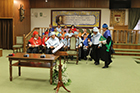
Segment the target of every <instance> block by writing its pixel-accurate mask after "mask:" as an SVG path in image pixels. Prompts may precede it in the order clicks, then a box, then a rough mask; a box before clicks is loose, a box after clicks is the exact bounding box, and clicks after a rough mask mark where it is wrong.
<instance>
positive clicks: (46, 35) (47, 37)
mask: <svg viewBox="0 0 140 93" xmlns="http://www.w3.org/2000/svg"><path fill="white" fill-rule="evenodd" d="M48 39H49V32H48V31H46V32H45V33H44V37H43V39H42V47H43V49H42V52H43V53H44V52H45V50H46V49H47V47H46V44H45V42H46V41H47V40H48ZM45 48H46V49H45Z"/></svg>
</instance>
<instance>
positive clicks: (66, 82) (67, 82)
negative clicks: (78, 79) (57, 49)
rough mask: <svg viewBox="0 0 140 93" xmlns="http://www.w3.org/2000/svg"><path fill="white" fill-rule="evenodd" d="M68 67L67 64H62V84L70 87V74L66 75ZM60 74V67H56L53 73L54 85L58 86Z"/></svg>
mask: <svg viewBox="0 0 140 93" xmlns="http://www.w3.org/2000/svg"><path fill="white" fill-rule="evenodd" d="M66 70H67V66H66V63H64V64H62V82H63V83H64V85H65V86H67V85H70V83H71V79H70V78H69V76H68V74H67V73H66ZM58 74H59V66H58V65H56V66H55V68H54V71H53V85H57V83H58Z"/></svg>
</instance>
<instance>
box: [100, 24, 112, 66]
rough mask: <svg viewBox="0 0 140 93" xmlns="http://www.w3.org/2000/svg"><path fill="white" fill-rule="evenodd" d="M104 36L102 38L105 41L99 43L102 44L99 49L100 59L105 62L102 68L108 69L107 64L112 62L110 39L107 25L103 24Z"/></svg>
mask: <svg viewBox="0 0 140 93" xmlns="http://www.w3.org/2000/svg"><path fill="white" fill-rule="evenodd" d="M102 28H103V31H104V34H103V37H104V38H105V39H106V40H104V41H100V43H102V47H101V48H100V58H101V60H103V61H105V65H104V67H103V68H108V67H109V64H110V63H111V62H112V60H111V47H112V44H113V43H112V39H111V33H110V30H108V25H107V24H103V26H102Z"/></svg>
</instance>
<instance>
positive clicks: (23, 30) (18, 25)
mask: <svg viewBox="0 0 140 93" xmlns="http://www.w3.org/2000/svg"><path fill="white" fill-rule="evenodd" d="M20 4H22V5H24V7H23V9H25V18H24V19H23V21H22V22H21V21H20V16H19V9H20ZM13 17H14V37H13V38H14V39H15V38H16V36H21V35H23V34H27V33H28V32H30V26H31V24H30V2H29V0H15V3H14V16H13ZM13 44H15V40H14V41H13Z"/></svg>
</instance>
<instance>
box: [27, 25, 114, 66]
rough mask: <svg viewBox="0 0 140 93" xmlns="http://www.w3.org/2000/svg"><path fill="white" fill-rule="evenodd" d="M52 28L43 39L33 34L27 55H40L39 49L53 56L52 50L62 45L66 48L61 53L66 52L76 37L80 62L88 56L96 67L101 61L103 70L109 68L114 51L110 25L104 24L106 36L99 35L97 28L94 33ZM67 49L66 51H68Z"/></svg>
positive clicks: (44, 34) (59, 27) (74, 28)
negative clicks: (71, 39) (72, 39)
mask: <svg viewBox="0 0 140 93" xmlns="http://www.w3.org/2000/svg"><path fill="white" fill-rule="evenodd" d="M49 27H50V28H49V29H48V30H47V31H46V32H45V33H43V38H42V39H41V38H40V37H39V35H38V32H37V31H34V32H33V37H32V38H31V39H30V40H29V42H28V46H29V48H28V49H27V53H39V49H42V51H43V52H44V53H46V54H52V50H53V49H55V48H56V47H57V46H59V44H60V43H63V44H64V46H63V47H62V48H61V51H64V50H65V49H66V48H67V49H69V47H70V37H71V36H75V37H76V48H77V49H78V50H79V60H81V58H82V59H84V60H87V56H88V55H90V57H91V58H90V60H91V61H92V59H93V60H94V64H95V65H99V64H100V60H103V61H104V62H105V65H104V66H103V68H108V67H109V65H110V63H111V62H112V60H111V51H112V50H111V49H112V44H113V43H112V38H111V33H110V31H109V30H108V25H107V24H103V26H102V28H103V31H104V34H103V35H102V34H101V33H99V29H98V28H97V27H94V28H93V33H87V30H86V29H84V32H83V33H81V32H79V29H76V27H75V26H74V25H72V26H71V28H70V29H68V28H67V26H65V27H64V29H62V27H61V26H60V25H58V27H56V28H53V27H52V26H51V25H50V26H49ZM67 49H66V50H67Z"/></svg>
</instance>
